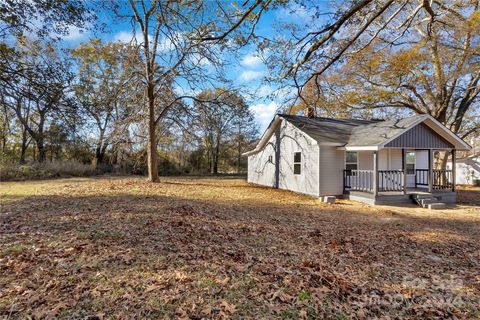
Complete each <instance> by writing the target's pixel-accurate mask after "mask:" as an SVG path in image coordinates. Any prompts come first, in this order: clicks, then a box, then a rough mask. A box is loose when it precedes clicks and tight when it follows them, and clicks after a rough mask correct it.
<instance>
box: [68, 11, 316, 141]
mask: <svg viewBox="0 0 480 320" xmlns="http://www.w3.org/2000/svg"><path fill="white" fill-rule="evenodd" d="M98 15H99V17H100V19H101V20H103V22H106V24H107V28H106V30H105V31H104V32H102V33H98V32H96V31H95V30H87V31H82V30H79V29H78V28H76V27H72V28H70V32H69V34H68V35H66V36H63V39H62V45H63V46H64V47H67V48H74V47H76V46H78V45H79V44H80V42H86V41H88V39H89V38H101V39H102V40H104V41H122V42H129V41H130V40H131V39H132V37H133V32H132V26H131V24H130V22H128V21H123V22H120V21H113V20H111V17H110V16H109V13H107V12H105V11H101V10H100V9H99V12H98ZM307 16H309V13H308V12H307V10H306V9H305V8H302V7H298V6H297V7H291V8H279V9H275V10H271V11H269V12H267V13H266V14H265V15H263V16H262V19H261V20H260V22H259V24H258V25H257V28H256V33H257V34H261V35H263V36H266V37H271V36H272V35H273V34H274V33H275V32H277V31H276V29H275V27H274V26H275V25H276V24H277V25H278V23H279V22H295V21H300V20H302V19H305V18H306V17H307ZM165 45H166V46H167V44H165ZM255 50H256V48H254V47H246V48H244V49H242V51H241V54H240V56H238V57H237V58H235V61H232V63H231V64H230V65H229V66H228V67H227V69H226V70H225V74H226V77H227V78H228V79H229V80H231V81H233V82H234V83H235V85H236V86H238V87H241V88H242V91H244V92H247V93H249V95H248V96H249V98H248V103H249V105H250V109H251V110H252V112H253V113H254V115H255V121H256V123H257V125H258V128H259V132H260V133H263V132H264V131H265V129H266V128H267V126H268V124H269V123H270V121H271V120H272V118H273V117H274V115H275V113H276V112H277V111H278V110H279V109H280V108H281V106H282V102H281V99H280V98H275V97H273V98H272V93H273V92H274V91H275V90H276V88H274V87H272V85H271V84H268V83H266V82H265V81H264V79H265V77H267V76H269V74H268V70H267V68H266V66H265V64H264V63H263V61H262V59H261V58H260V57H259V56H258V54H257V53H256V51H255ZM176 90H178V91H180V92H181V91H182V90H183V92H185V91H189V90H190V91H191V89H190V88H185V87H182V84H180V85H179V88H176Z"/></svg>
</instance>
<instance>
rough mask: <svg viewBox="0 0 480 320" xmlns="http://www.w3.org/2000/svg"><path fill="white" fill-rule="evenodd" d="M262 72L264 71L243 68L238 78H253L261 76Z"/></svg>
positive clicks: (247, 79)
mask: <svg viewBox="0 0 480 320" xmlns="http://www.w3.org/2000/svg"><path fill="white" fill-rule="evenodd" d="M264 74H265V72H264V71H254V70H244V71H242V73H241V74H240V79H241V80H244V81H250V80H255V79H258V78H261V77H263V75H264Z"/></svg>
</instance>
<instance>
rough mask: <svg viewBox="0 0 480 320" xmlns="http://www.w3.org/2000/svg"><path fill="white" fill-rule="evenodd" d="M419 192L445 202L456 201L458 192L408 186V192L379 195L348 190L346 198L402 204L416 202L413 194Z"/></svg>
mask: <svg viewBox="0 0 480 320" xmlns="http://www.w3.org/2000/svg"><path fill="white" fill-rule="evenodd" d="M418 194H431V195H432V197H436V198H438V199H439V200H441V201H442V202H445V203H455V202H456V199H457V193H456V192H455V191H451V190H435V191H433V192H428V190H427V189H425V188H407V194H403V191H383V192H379V193H378V196H376V197H375V196H374V195H373V193H368V192H362V191H346V193H345V194H344V197H345V198H346V199H350V200H355V201H360V202H364V203H367V204H372V205H373V204H380V205H401V204H408V203H414V201H413V198H412V196H413V195H418Z"/></svg>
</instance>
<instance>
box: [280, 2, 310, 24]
mask: <svg viewBox="0 0 480 320" xmlns="http://www.w3.org/2000/svg"><path fill="white" fill-rule="evenodd" d="M314 16H315V10H308V9H307V8H306V7H305V6H303V5H300V4H298V3H295V4H290V5H288V6H286V7H281V8H280V10H279V11H278V12H277V17H279V18H283V19H288V20H296V21H299V20H311V19H312V18H313V17H314Z"/></svg>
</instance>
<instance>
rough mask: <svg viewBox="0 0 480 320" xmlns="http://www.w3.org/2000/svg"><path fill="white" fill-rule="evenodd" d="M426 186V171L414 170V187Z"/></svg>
mask: <svg viewBox="0 0 480 320" xmlns="http://www.w3.org/2000/svg"><path fill="white" fill-rule="evenodd" d="M417 186H428V169H416V170H415V187H417Z"/></svg>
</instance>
